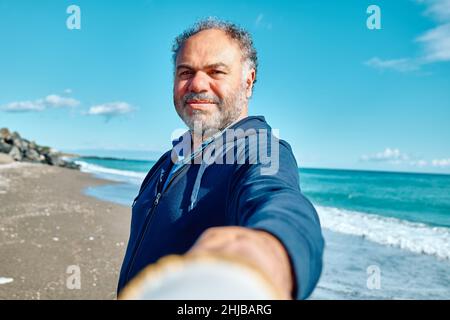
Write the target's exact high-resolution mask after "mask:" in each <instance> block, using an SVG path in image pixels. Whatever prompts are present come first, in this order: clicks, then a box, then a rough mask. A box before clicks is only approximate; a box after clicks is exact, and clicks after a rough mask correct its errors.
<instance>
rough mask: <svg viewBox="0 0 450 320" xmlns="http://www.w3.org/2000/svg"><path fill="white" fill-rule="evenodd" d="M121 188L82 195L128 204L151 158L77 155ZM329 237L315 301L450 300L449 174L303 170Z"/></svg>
mask: <svg viewBox="0 0 450 320" xmlns="http://www.w3.org/2000/svg"><path fill="white" fill-rule="evenodd" d="M72 161H74V162H76V163H78V164H80V165H81V170H82V171H84V172H88V173H91V174H93V175H95V176H97V177H99V178H105V179H109V180H112V181H115V182H117V183H114V184H110V185H103V186H96V187H88V188H87V189H86V190H85V193H86V194H88V195H90V196H93V197H96V198H99V199H102V200H106V201H111V202H115V203H119V204H122V205H125V206H130V207H131V204H132V201H133V199H134V197H135V196H136V195H137V192H138V190H139V187H140V184H141V182H142V180H143V179H144V177H145V175H146V173H147V172H148V171H149V170H150V168H151V167H152V166H153V165H154V164H155V161H150V160H130V159H118V158H110V157H105V158H101V157H80V158H74V159H72ZM298 173H299V176H300V188H301V190H302V192H303V193H304V194H305V195H306V196H307V197H308V199H309V200H311V202H312V203H313V205H314V207H315V208H316V210H317V212H318V214H319V217H320V221H321V225H322V230H323V235H324V238H325V243H326V245H325V251H324V260H323V261H324V265H323V271H322V275H321V278H320V280H319V282H318V285H317V287H316V289H315V290H314V292H313V294H312V295H311V296H310V299H370V300H372V299H450V175H445V174H422V173H398V172H381V171H359V170H334V169H313V168H301V169H299V170H298Z"/></svg>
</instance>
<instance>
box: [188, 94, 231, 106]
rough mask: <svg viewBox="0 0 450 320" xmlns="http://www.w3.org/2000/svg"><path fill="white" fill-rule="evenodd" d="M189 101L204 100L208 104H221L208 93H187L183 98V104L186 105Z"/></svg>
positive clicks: (219, 100)
mask: <svg viewBox="0 0 450 320" xmlns="http://www.w3.org/2000/svg"><path fill="white" fill-rule="evenodd" d="M189 100H205V101H208V102H210V103H216V104H221V103H222V100H221V99H219V98H218V97H216V96H215V95H211V94H208V93H193V92H191V93H187V94H185V95H184V96H183V104H186V103H187V102H188V101H189Z"/></svg>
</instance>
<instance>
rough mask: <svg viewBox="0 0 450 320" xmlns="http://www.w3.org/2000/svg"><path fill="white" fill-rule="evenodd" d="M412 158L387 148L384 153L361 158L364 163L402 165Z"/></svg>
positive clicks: (397, 150)
mask: <svg viewBox="0 0 450 320" xmlns="http://www.w3.org/2000/svg"><path fill="white" fill-rule="evenodd" d="M409 159H410V157H409V156H408V155H407V154H405V153H402V152H400V150H399V149H391V148H386V149H384V151H382V152H378V153H376V154H373V155H363V156H361V160H362V161H371V162H391V163H400V162H404V161H407V160H409Z"/></svg>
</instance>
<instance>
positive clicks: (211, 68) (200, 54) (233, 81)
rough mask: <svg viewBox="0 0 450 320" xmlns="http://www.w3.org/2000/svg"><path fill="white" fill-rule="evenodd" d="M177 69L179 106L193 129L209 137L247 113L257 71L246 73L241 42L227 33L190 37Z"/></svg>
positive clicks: (177, 107) (183, 116)
mask: <svg viewBox="0 0 450 320" xmlns="http://www.w3.org/2000/svg"><path fill="white" fill-rule="evenodd" d="M175 68H176V69H175V81H174V90H173V99H174V104H175V108H176V111H177V113H178V115H179V116H180V117H181V119H183V121H184V122H185V123H186V125H187V126H188V127H189V128H190V129H191V130H195V131H196V133H201V134H202V135H204V136H209V135H211V134H214V133H215V132H217V131H218V130H221V129H223V128H224V127H226V126H227V125H228V124H230V123H231V122H233V121H235V120H237V119H239V118H241V117H244V116H245V115H246V113H247V99H248V97H249V96H250V95H251V88H250V89H249V88H248V87H249V84H250V87H251V84H252V81H251V80H252V78H251V76H253V74H254V73H250V78H249V79H247V77H246V75H244V74H243V62H242V56H241V52H240V49H239V45H238V44H237V43H236V42H235V41H234V40H232V39H230V38H229V37H228V36H227V35H226V33H225V32H223V31H221V30H217V29H211V30H204V31H201V32H199V33H197V34H195V35H194V36H192V37H190V38H189V39H187V40H186V42H185V43H184V45H183V47H182V48H181V50H180V51H179V53H178V57H177V60H176V66H175ZM252 72H253V71H252ZM197 130H201V131H200V132H199V131H197Z"/></svg>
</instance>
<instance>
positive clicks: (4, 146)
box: [0, 139, 13, 153]
mask: <svg viewBox="0 0 450 320" xmlns="http://www.w3.org/2000/svg"><path fill="white" fill-rule="evenodd" d="M12 147H13V146H12V145H10V144H9V143H6V142H5V141H4V140H2V139H0V153H9V152H10V151H11V149H12Z"/></svg>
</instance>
